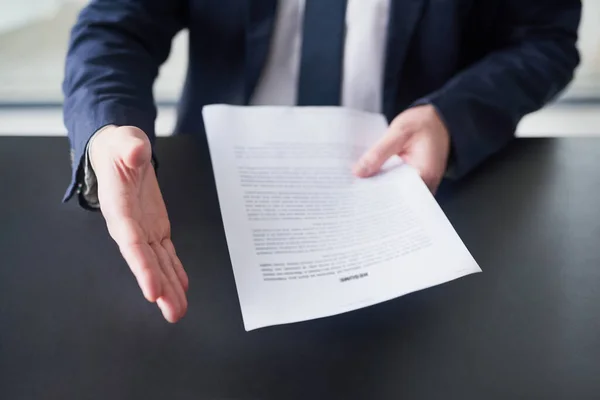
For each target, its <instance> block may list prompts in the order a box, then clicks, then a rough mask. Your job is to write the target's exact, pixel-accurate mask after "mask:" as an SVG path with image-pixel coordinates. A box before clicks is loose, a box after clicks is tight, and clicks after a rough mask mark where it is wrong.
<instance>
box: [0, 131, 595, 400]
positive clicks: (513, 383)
mask: <svg viewBox="0 0 600 400" xmlns="http://www.w3.org/2000/svg"><path fill="white" fill-rule="evenodd" d="M158 155H159V157H160V160H161V167H160V174H159V175H160V181H161V184H162V189H163V192H164V195H165V198H166V201H167V203H168V207H169V211H170V216H171V220H172V224H173V234H174V241H175V244H176V246H177V249H178V251H179V254H180V256H181V259H182V260H183V263H184V265H185V266H186V267H187V270H188V273H189V276H190V280H191V289H190V295H189V296H190V301H189V302H190V310H189V313H188V315H187V317H186V318H185V320H184V321H182V322H181V323H179V324H177V325H169V324H167V323H166V322H164V321H163V319H162V317H161V315H160V313H159V312H158V310H157V309H156V307H155V306H154V305H151V304H148V303H146V301H145V300H144V299H143V298H142V295H141V294H140V291H139V289H138V287H137V285H136V283H135V281H134V279H133V277H132V275H131V273H130V272H129V269H128V268H127V266H126V265H125V264H124V262H123V261H122V260H121V258H120V256H119V253H118V250H117V248H116V247H115V245H114V244H113V243H112V241H111V240H110V239H109V237H108V235H107V233H106V228H105V226H104V224H103V220H102V219H101V216H100V215H99V214H97V213H89V212H84V211H82V210H80V209H78V208H77V207H76V205H75V203H72V204H69V205H63V204H61V203H60V198H61V195H62V192H63V190H64V188H65V185H66V183H67V180H68V147H67V144H66V141H65V139H63V138H1V139H0V188H1V189H0V191H1V195H0V257H1V258H0V399H3V400H13V399H61V400H63V399H78V400H80V399H102V400H107V399H145V400H149V399H213V400H233V399H278V400H281V399H303V400H306V399H354V398H356V399H438V398H445V399H461V400H462V399H478V400H479V399H516V398H519V399H566V398H571V399H597V398H598V397H599V396H600V378H599V373H600V312H599V311H600V215H599V213H598V210H599V208H600V206H599V203H600V201H599V198H600V171H599V169H600V141H597V140H593V139H570V140H522V141H519V142H518V143H516V144H515V145H514V146H512V147H511V148H510V149H509V150H507V151H505V152H504V153H503V154H501V155H500V156H499V157H496V158H495V159H494V160H492V161H491V162H490V163H488V164H487V165H486V167H485V168H484V169H481V170H480V171H479V172H477V173H475V174H474V175H473V176H472V177H471V178H469V179H467V180H466V181H465V182H463V183H462V184H461V185H460V186H459V187H457V188H455V190H454V192H453V193H452V194H450V195H449V196H447V197H446V198H445V199H442V201H441V202H442V205H443V207H444V209H445V211H446V212H447V214H448V216H449V217H450V219H451V221H452V222H453V224H454V225H455V227H456V229H457V231H458V233H459V234H460V235H461V237H462V238H463V240H464V241H465V243H466V245H467V246H468V247H469V249H470V250H471V252H472V253H473V255H474V256H475V258H476V259H477V260H478V262H479V264H480V265H481V267H482V269H483V271H484V272H483V273H482V274H477V275H473V276H469V277H467V278H464V279H461V280H458V281H455V282H452V283H449V284H446V285H442V286H438V287H435V288H432V289H428V290H425V291H422V292H418V293H415V294H412V295H408V296H406V297H403V298H400V299H397V300H394V301H390V302H388V303H385V304H381V305H378V306H374V307H370V308H368V309H363V310H360V311H356V312H352V313H348V314H344V315H341V316H337V317H333V318H328V319H322V320H317V321H312V322H306V323H299V324H294V325H287V326H280V327H274V328H267V329H264V330H259V331H254V332H251V333H246V332H245V331H244V329H243V327H242V321H241V315H240V308H239V304H238V299H237V295H236V289H235V284H234V280H233V275H232V271H231V266H230V263H229V258H228V254H227V248H226V242H225V238H224V234H223V230H222V225H221V220H220V214H219V208H218V203H217V197H216V194H215V190H214V184H213V178H212V172H211V167H210V162H209V160H208V154H207V152H206V150H203V148H202V146H199V145H198V146H197V145H196V143H194V142H193V141H192V140H191V139H189V138H171V139H164V140H159V142H158ZM182 177H185V179H183V178H182Z"/></svg>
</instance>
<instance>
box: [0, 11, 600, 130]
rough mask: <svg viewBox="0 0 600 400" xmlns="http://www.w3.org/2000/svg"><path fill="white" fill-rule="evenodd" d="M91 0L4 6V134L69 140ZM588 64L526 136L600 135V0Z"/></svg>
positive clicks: (0, 49)
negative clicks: (73, 70)
mask: <svg viewBox="0 0 600 400" xmlns="http://www.w3.org/2000/svg"><path fill="white" fill-rule="evenodd" d="M166 1H168V0H166ZM85 4H86V1H83V0H0V134H37V135H56V134H64V133H65V131H64V127H63V125H62V116H61V109H60V107H61V102H62V94H61V88H60V84H61V82H62V79H63V67H64V57H65V53H66V48H67V40H68V36H69V30H70V29H71V26H72V25H73V23H74V21H75V19H76V17H77V14H78V12H79V11H80V9H81V7H83V6H84V5H85ZM583 4H584V15H583V21H582V25H581V31H580V34H581V39H580V45H579V46H580V50H581V53H582V60H583V61H582V65H581V67H580V68H579V70H578V71H577V77H576V79H575V81H574V82H573V84H572V85H571V86H570V87H569V89H568V90H567V91H565V93H564V94H563V95H562V96H561V98H560V99H559V100H558V101H557V102H556V104H553V105H551V106H550V107H547V108H546V109H544V110H542V111H541V112H538V113H535V114H533V115H531V116H529V117H527V118H526V119H525V120H524V121H523V123H522V124H521V126H520V127H519V135H521V136H556V135H590V134H600V0H583ZM186 43H187V36H186V34H185V32H182V33H181V34H180V35H178V36H177V38H176V39H175V41H174V45H173V50H172V52H171V56H170V58H169V60H168V61H167V63H166V64H165V65H164V66H163V68H162V69H161V73H160V77H159V79H158V81H157V83H156V85H155V96H156V99H157V102H158V103H159V118H158V121H157V131H158V132H159V134H163V135H164V134H168V133H169V132H170V131H171V128H172V126H173V124H174V120H175V110H174V104H175V102H176V101H177V98H178V96H179V93H180V90H181V86H182V83H183V77H184V74H185V68H186V60H187V57H186Z"/></svg>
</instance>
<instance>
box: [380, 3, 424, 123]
mask: <svg viewBox="0 0 600 400" xmlns="http://www.w3.org/2000/svg"><path fill="white" fill-rule="evenodd" d="M391 1H392V2H391V7H390V22H389V28H388V41H387V49H386V60H387V62H386V66H385V75H384V86H383V88H384V89H383V112H384V114H385V115H386V116H387V117H388V118H389V119H392V118H394V117H395V115H394V114H395V113H396V112H398V110H396V109H395V108H396V107H395V106H396V104H395V103H396V97H397V94H398V83H399V79H400V74H401V72H402V65H403V64H404V60H405V58H406V52H407V51H408V48H409V46H410V42H411V40H412V37H413V34H414V31H415V29H416V27H417V26H418V23H419V21H420V19H421V16H422V15H423V11H424V9H425V7H424V6H425V3H426V1H427V0H391Z"/></svg>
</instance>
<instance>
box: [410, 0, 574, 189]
mask: <svg viewBox="0 0 600 400" xmlns="http://www.w3.org/2000/svg"><path fill="white" fill-rule="evenodd" d="M499 4H501V5H500V6H499V10H498V12H499V23H498V24H496V28H495V40H494V41H493V42H494V44H493V49H492V50H491V51H489V52H488V53H487V54H486V55H485V56H484V57H482V58H481V59H479V61H477V62H475V63H474V64H472V65H471V66H469V67H467V68H466V69H464V70H463V71H462V72H460V73H459V74H458V75H456V76H455V77H454V78H453V79H451V80H450V81H449V82H448V83H447V84H446V85H445V86H444V87H442V88H441V89H440V90H438V91H437V92H435V93H432V94H430V95H429V96H427V97H426V98H423V99H421V100H419V101H418V102H417V105H418V104H432V105H433V106H434V107H435V108H436V109H437V111H438V112H439V114H440V116H441V117H442V119H443V120H444V121H445V123H446V125H447V127H448V130H449V132H450V136H451V142H452V154H451V165H450V166H449V168H450V174H449V175H450V176H451V177H453V178H460V177H462V176H464V175H465V174H467V173H468V172H469V171H471V170H472V169H473V168H475V167H476V166H477V165H478V164H480V163H481V162H482V161H483V160H485V159H486V158H487V157H489V156H490V155H492V154H493V153H495V152H497V151H498V150H500V149H501V148H502V147H504V146H505V145H506V144H508V142H509V141H510V140H511V139H512V138H514V134H515V131H516V129H517V125H518V123H519V122H520V120H521V119H522V118H523V117H524V116H525V115H526V114H528V113H531V112H534V111H536V110H538V109H540V108H542V107H543V106H544V105H545V104H547V103H548V102H549V101H551V100H552V99H553V98H554V97H555V96H557V95H558V94H559V93H560V92H561V91H562V90H563V89H564V88H565V87H566V86H567V85H568V83H569V82H570V81H571V80H572V78H573V73H574V70H575V68H576V67H577V66H578V64H579V61H580V60H579V53H578V50H577V47H576V42H577V31H578V27H579V21H580V18H581V3H580V1H579V0H528V1H520V0H506V1H503V2H500V3H499Z"/></svg>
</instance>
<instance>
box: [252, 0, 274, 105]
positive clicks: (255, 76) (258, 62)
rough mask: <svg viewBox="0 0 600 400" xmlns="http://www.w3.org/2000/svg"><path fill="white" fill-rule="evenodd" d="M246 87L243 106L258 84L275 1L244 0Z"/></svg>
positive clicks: (269, 37)
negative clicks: (245, 8)
mask: <svg viewBox="0 0 600 400" xmlns="http://www.w3.org/2000/svg"><path fill="white" fill-rule="evenodd" d="M246 2H247V5H248V10H247V16H246V85H245V93H244V101H245V104H248V103H249V102H250V98H251V97H252V93H253V92H254V89H255V88H256V85H257V84H258V80H259V78H260V74H261V72H262V70H263V67H264V65H265V62H266V59H267V55H268V53H269V45H270V44H271V36H272V33H273V27H274V25H275V17H276V14H277V0H246Z"/></svg>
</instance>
